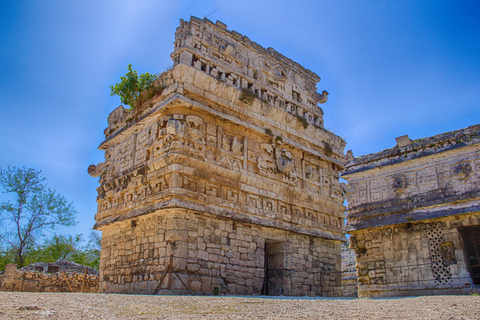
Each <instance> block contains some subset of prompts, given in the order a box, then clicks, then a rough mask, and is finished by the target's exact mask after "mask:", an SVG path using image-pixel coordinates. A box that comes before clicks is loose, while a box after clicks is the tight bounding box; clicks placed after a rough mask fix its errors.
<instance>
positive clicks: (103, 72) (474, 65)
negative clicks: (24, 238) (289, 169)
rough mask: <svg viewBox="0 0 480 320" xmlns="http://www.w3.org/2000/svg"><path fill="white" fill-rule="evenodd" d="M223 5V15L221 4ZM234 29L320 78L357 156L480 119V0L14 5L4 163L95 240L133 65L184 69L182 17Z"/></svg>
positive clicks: (3, 44) (2, 25)
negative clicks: (96, 169) (55, 199)
mask: <svg viewBox="0 0 480 320" xmlns="http://www.w3.org/2000/svg"><path fill="white" fill-rule="evenodd" d="M217 8H218V9H217ZM215 9H217V10H216V11H215V12H214V13H213V14H211V15H210V16H209V17H208V18H209V19H210V20H212V21H216V20H220V21H222V22H224V23H226V24H227V25H228V29H229V30H232V29H233V30H236V31H238V32H240V33H242V34H245V35H247V36H248V37H249V38H250V39H252V40H254V41H255V42H257V43H259V44H261V45H262V46H264V47H273V48H275V49H276V50H277V51H279V52H281V53H283V54H284V55H286V56H287V57H289V58H291V59H293V60H295V61H297V62H299V63H300V64H302V65H303V66H305V67H306V68H308V69H310V70H312V71H314V72H315V73H317V74H318V75H319V76H320V77H321V78H322V80H321V82H320V83H319V84H318V91H320V92H321V91H322V90H327V91H328V92H329V93H330V95H329V100H328V102H327V103H325V104H324V105H322V108H323V109H324V111H325V126H326V127H327V128H328V129H330V130H332V131H333V132H335V133H336V134H338V135H339V136H341V137H344V138H345V139H346V140H347V148H346V150H347V149H352V150H353V153H354V155H356V156H358V155H363V154H367V153H371V152H377V151H380V150H383V149H385V148H391V147H393V146H394V145H395V140H394V138H395V137H398V136H401V135H404V134H408V135H409V136H410V137H411V138H412V139H415V138H421V137H426V136H431V135H434V134H438V133H442V132H445V131H451V130H456V129H460V128H463V127H467V126H469V125H473V124H476V123H479V122H480V121H479V119H480V102H479V101H480V19H479V17H480V2H478V1H461V0H457V1H380V0H378V1H377V0H370V1H360V0H358V1H334V0H332V1H321V0H318V1H295V2H294V1H291V0H290V1H279V0H277V1H160V0H155V1H154V0H152V1H142V0H136V1H121V0H115V1H89V0H83V1H64V0H60V1H54V0H48V1H47V0H45V1H36V0H31V1H21V0H18V1H6V0H3V1H0V72H1V77H0V146H1V152H0V167H2V168H4V167H6V166H8V165H15V166H26V167H33V168H36V169H39V170H42V171H43V174H44V175H45V176H46V177H47V179H48V181H47V182H48V185H49V186H50V187H51V188H53V189H56V190H57V191H58V192H59V193H60V194H62V195H64V196H65V197H66V198H67V199H69V200H70V201H73V202H74V204H75V206H76V208H77V210H78V212H79V214H78V221H79V224H78V225H77V226H76V227H75V228H70V229H68V230H67V231H65V232H71V233H75V234H76V233H83V234H84V235H88V234H89V232H90V228H91V227H92V226H93V224H94V215H95V212H96V202H95V198H96V190H95V189H96V187H97V186H98V184H97V179H95V178H91V177H90V176H88V174H87V167H88V165H89V164H92V163H94V164H96V163H98V162H101V161H102V160H103V152H102V151H99V150H97V149H96V148H97V147H98V145H99V144H100V143H101V141H102V139H103V130H104V128H105V127H106V126H107V116H108V114H109V112H111V111H112V110H113V109H115V108H116V107H117V106H118V105H119V104H120V100H119V98H118V97H111V96H110V90H109V88H108V87H109V86H110V85H112V84H115V83H116V82H118V81H119V79H120V76H121V75H124V74H125V73H126V71H127V65H128V64H129V63H132V65H133V68H134V69H136V70H138V71H139V73H144V72H151V73H159V72H162V71H163V70H165V68H167V67H168V66H170V65H171V64H172V63H171V60H170V57H169V55H170V53H171V52H172V50H173V40H174V32H175V29H176V27H177V26H178V24H179V19H180V18H183V19H185V20H188V19H189V17H190V16H191V15H193V16H197V17H200V18H202V17H204V16H206V15H208V14H209V13H211V12H212V11H214V10H215Z"/></svg>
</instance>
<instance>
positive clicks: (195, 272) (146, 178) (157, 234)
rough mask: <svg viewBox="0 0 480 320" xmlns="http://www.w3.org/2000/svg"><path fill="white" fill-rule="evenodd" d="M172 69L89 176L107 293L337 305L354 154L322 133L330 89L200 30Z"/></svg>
mask: <svg viewBox="0 0 480 320" xmlns="http://www.w3.org/2000/svg"><path fill="white" fill-rule="evenodd" d="M171 56H172V59H173V61H174V67H173V69H172V70H170V71H168V72H166V73H164V74H162V75H161V77H160V79H159V80H157V86H158V87H161V88H163V90H162V92H161V94H158V95H156V96H155V97H154V98H152V99H151V100H149V101H147V102H146V103H145V104H144V105H143V106H142V107H140V108H136V109H135V110H133V111H130V112H127V111H126V110H125V109H124V108H123V107H119V108H117V109H116V110H115V111H114V112H112V114H111V115H110V117H109V120H108V123H109V126H108V128H107V129H105V135H106V140H105V141H104V142H103V143H102V144H101V145H100V149H101V150H105V162H104V163H102V164H101V165H98V166H91V167H90V168H89V172H91V174H92V175H93V176H98V175H100V186H99V187H98V189H97V190H98V194H99V196H98V199H97V202H98V211H97V214H96V216H95V219H96V221H97V223H96V225H95V228H97V229H99V230H102V231H103V234H102V250H101V264H100V272H101V275H100V291H101V292H137V293H153V292H155V289H158V290H160V292H168V293H186V287H188V289H190V290H191V291H193V292H194V293H201V294H212V293H216V292H218V293H220V294H262V293H263V294H283V295H312V296H313V295H329V296H333V295H339V294H341V286H340V281H341V277H340V272H339V271H340V243H341V242H342V241H345V235H344V234H345V233H344V227H343V226H344V213H343V212H344V207H343V200H344V196H343V190H342V188H341V187H340V184H339V172H340V171H342V170H343V161H344V156H343V149H344V147H345V142H344V141H343V140H342V139H341V138H340V137H338V136H336V135H334V134H333V133H331V132H329V131H327V130H325V129H324V128H323V111H322V109H321V108H320V107H318V106H317V103H323V102H325V101H326V95H327V94H328V93H326V92H324V93H322V94H319V93H317V92H316V83H317V82H318V81H319V80H320V78H319V77H318V76H317V75H316V74H315V73H313V72H311V71H310V70H307V69H305V68H303V67H302V66H300V65H299V64H297V63H295V62H293V61H292V60H290V59H288V58H286V57H284V56H283V55H281V54H279V53H278V52H276V51H275V50H273V49H271V48H268V49H265V48H263V47H261V46H259V45H258V44H256V43H255V42H253V41H251V40H250V39H248V38H247V37H246V36H242V35H240V34H239V33H238V32H235V31H228V30H227V29H226V26H225V25H224V24H222V23H217V24H213V23H212V22H210V21H209V20H207V19H204V20H200V19H197V18H194V17H192V18H191V20H190V21H189V22H186V21H183V20H182V21H181V23H180V27H179V28H178V29H177V31H176V33H175V49H174V52H173V53H172V55H171ZM100 171H102V172H100ZM170 256H173V260H170ZM169 264H170V265H171V267H172V269H173V270H175V272H176V273H177V274H178V277H176V276H175V275H174V274H172V273H170V274H168V275H167V276H166V277H164V276H163V275H164V272H165V271H166V270H167V268H168V265H169ZM179 278H180V279H181V281H180V279H179ZM160 282H161V284H160V285H159V283H160ZM182 282H183V283H182ZM265 282H266V283H267V285H265Z"/></svg>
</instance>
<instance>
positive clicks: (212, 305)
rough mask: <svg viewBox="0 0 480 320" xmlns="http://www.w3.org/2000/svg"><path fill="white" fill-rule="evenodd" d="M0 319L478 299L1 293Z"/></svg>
mask: <svg viewBox="0 0 480 320" xmlns="http://www.w3.org/2000/svg"><path fill="white" fill-rule="evenodd" d="M0 319H217V320H218V319H243V320H244V319H310V320H311V319H452V320H453V319H465V320H466V319H472V320H473V319H475V320H478V319H480V297H479V296H433V297H413V298H398V299H366V298H365V299H341V298H340V299H321V298H317V299H310V298H307V299H302V298H299V299H291V298H290V299H289V298H280V299H269V298H257V297H256V298H251V297H189V296H142V295H120V294H82V293H28V292H0Z"/></svg>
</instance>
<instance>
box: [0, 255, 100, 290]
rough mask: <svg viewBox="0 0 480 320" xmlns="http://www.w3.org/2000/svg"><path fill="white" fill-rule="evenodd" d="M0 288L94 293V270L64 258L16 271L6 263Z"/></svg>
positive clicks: (1, 276) (0, 279)
mask: <svg viewBox="0 0 480 320" xmlns="http://www.w3.org/2000/svg"><path fill="white" fill-rule="evenodd" d="M0 291H23V292H98V271H96V270H95V269H93V268H90V267H86V266H82V265H80V264H77V263H73V262H69V261H66V260H59V261H57V262H54V263H43V262H37V263H33V264H30V265H29V266H27V267H24V268H22V269H19V270H17V266H16V265H15V264H7V266H6V268H5V271H4V273H3V274H1V275H0Z"/></svg>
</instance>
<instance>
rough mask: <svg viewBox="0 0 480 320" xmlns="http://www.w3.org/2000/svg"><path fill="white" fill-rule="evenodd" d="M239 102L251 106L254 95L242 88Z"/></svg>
mask: <svg viewBox="0 0 480 320" xmlns="http://www.w3.org/2000/svg"><path fill="white" fill-rule="evenodd" d="M239 100H240V101H242V102H243V103H246V104H252V102H253V101H254V100H255V94H254V93H253V92H252V91H250V90H248V89H245V88H243V89H242V91H241V93H240V98H239Z"/></svg>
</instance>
